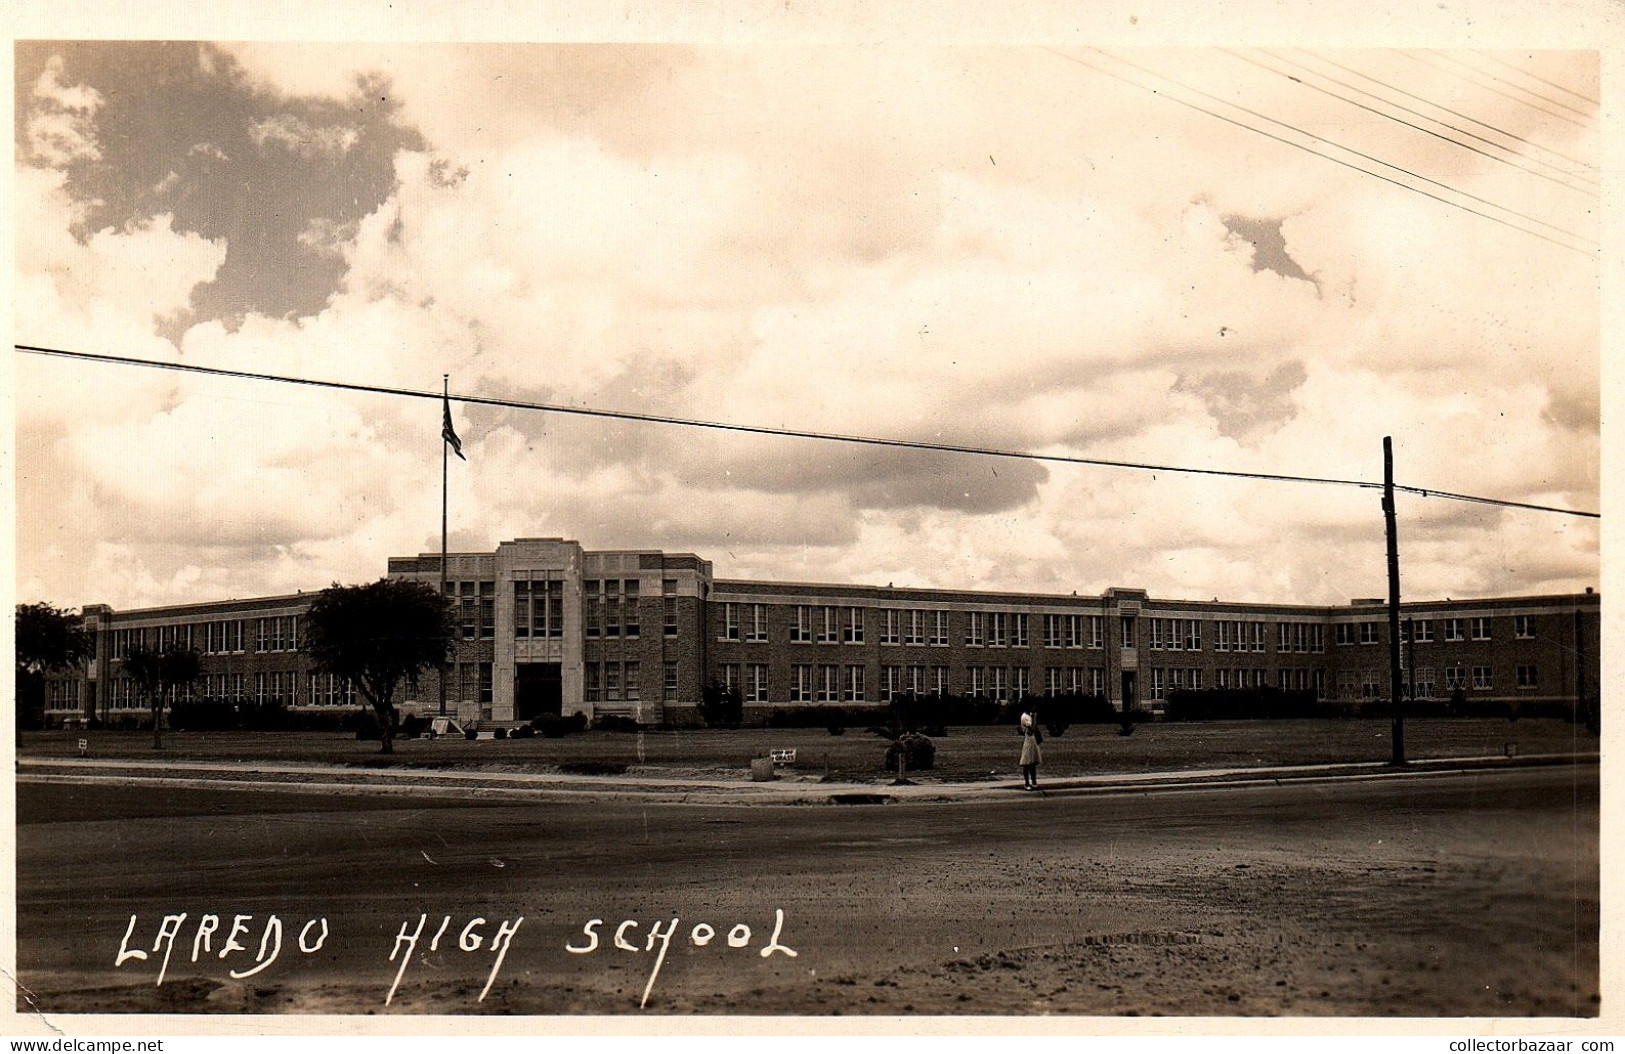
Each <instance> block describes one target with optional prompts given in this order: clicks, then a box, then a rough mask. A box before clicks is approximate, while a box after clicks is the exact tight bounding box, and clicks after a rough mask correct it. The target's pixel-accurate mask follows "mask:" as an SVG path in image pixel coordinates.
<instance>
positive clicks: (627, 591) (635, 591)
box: [621, 578, 643, 600]
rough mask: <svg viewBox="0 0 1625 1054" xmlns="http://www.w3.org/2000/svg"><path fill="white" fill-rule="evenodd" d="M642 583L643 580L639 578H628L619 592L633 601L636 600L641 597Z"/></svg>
mask: <svg viewBox="0 0 1625 1054" xmlns="http://www.w3.org/2000/svg"><path fill="white" fill-rule="evenodd" d="M642 581H643V580H642V579H639V578H628V579H627V580H626V581H625V583H623V584H622V587H621V592H622V593H623V594H624V595H626V596H628V597H631V598H632V599H634V600H635V599H637V598H638V597H639V596H642V595H643V586H642Z"/></svg>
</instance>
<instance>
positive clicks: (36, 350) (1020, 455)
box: [12, 344, 1602, 519]
mask: <svg viewBox="0 0 1625 1054" xmlns="http://www.w3.org/2000/svg"><path fill="white" fill-rule="evenodd" d="M12 346H13V347H14V348H15V349H16V350H18V351H20V352H23V353H24V354H28V355H40V356H44V357H47V358H62V359H71V360H75V361H79V362H96V363H114V364H118V365H121V366H140V367H145V368H149V369H159V370H169V371H173V372H177V373H190V374H198V375H202V376H208V377H231V378H236V379H240V380H250V381H270V382H274V383H278V384H297V385H302V386H305V387H311V388H328V389H334V390H337V391H347V392H361V393H365V394H369V395H393V396H398V397H401V398H407V399H429V400H440V399H452V400H455V401H457V402H459V403H465V404H467V405H470V406H495V407H501V408H504V409H511V410H535V411H540V412H543V413H555V414H568V415H572V416H576V417H596V418H606V419H609V420H616V421H637V422H641V423H644V424H660V425H674V426H678V427H683V428H702V429H709V430H713V431H722V432H742V433H746V434H749V435H768V436H778V437H781V438H786V439H816V440H820V441H823V442H832V443H851V444H856V445H861V446H877V447H889V448H893V449H899V450H924V451H932V452H937V453H945V454H975V455H978V456H981V457H996V458H1006V459H1011V460H1017V461H1041V462H1051V463H1055V464H1063V465H1090V466H1094V467H1097V468H1120V469H1132V470H1136V471H1141V472H1178V473H1183V474H1186V475H1195V476H1223V477H1227V478H1232V479H1249V480H1259V481H1263V482H1269V483H1318V484H1324V485H1328V486H1339V487H1358V488H1361V489H1365V490H1381V489H1382V486H1383V485H1382V484H1381V483H1372V482H1368V481H1366V480H1358V479H1337V478H1333V477H1325V476H1295V475H1288V474H1285V473H1277V472H1239V471H1235V470H1232V469H1215V468H1191V467H1189V466H1180V465H1159V464H1153V463H1151V462H1141V461H1111V460H1106V459H1104V458H1085V457H1070V456H1067V455H1065V454H1035V453H1031V452H1029V451H1021V450H1002V449H998V448H995V447H977V446H966V445H962V444H956V443H926V442H921V441H917V440H910V439H882V438H878V437H875V436H861V435H849V434H844V433H839V432H810V431H803V430H800V429H793V428H774V427H771V426H768V425H745V424H736V423H733V422H728V421H703V420H697V419H695V418H687V417H671V416H667V415H664V414H645V413H635V412H632V411H628V410H602V409H596V408H593V407H586V406H561V405H559V404H556V403H537V402H528V401H525V400H521V399H498V398H494V397H491V396H479V395H457V394H447V393H445V392H436V391H418V390H416V389H412V388H392V387H388V386H385V385H378V384H358V383H355V382H350V381H327V380H317V379H314V378H310V377H292V376H288V375H286V374H277V373H256V372H250V371H248V370H228V369H223V368H220V367H217V366H194V365H192V364H190V363H181V362H163V361H161V360H158V359H138V358H127V357H125V356H121V355H98V354H95V353H92V352H86V351H65V350H63V349H61V348H47V347H41V346H39V345H35V344H14V345H12ZM1394 489H1395V490H1402V491H1405V492H1406V493H1408V494H1415V495H1418V496H1420V497H1424V498H1446V499H1449V500H1451V501H1465V502H1473V503H1476V504H1480V505H1496V506H1500V507H1503V508H1509V509H1529V510H1532V511H1535V512H1555V513H1560V514H1562V515H1565V516H1584V517H1588V518H1591V519H1601V518H1602V514H1601V513H1596V512H1586V511H1583V510H1577V509H1564V508H1559V507H1557V506H1552V505H1534V504H1530V503H1528V502H1520V501H1507V500H1504V499H1501V498H1486V497H1480V496H1477V495H1472V494H1456V493H1453V492H1450V491H1442V490H1432V489H1429V488H1424V487H1404V486H1395V488H1394Z"/></svg>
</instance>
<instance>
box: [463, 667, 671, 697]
mask: <svg viewBox="0 0 1625 1054" xmlns="http://www.w3.org/2000/svg"><path fill="white" fill-rule="evenodd" d="M490 668H491V665H490V664H489V663H481V664H480V675H481V677H484V676H485V671H487V670H489V669H490ZM642 687H643V674H642V667H641V666H640V665H639V664H638V663H635V662H629V663H627V664H626V697H627V698H628V699H631V700H636V699H639V698H641V696H640V694H639V692H640V689H641V688H642ZM480 702H482V703H485V702H490V700H489V699H487V698H485V684H484V682H483V681H482V682H481V684H480Z"/></svg>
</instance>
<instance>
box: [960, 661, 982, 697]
mask: <svg viewBox="0 0 1625 1054" xmlns="http://www.w3.org/2000/svg"><path fill="white" fill-rule="evenodd" d="M968 672H969V673H970V688H969V690H968V691H967V692H966V693H965V694H966V695H969V696H970V697H971V698H972V699H980V698H981V697H982V696H984V695H986V694H987V667H985V666H972V667H971V668H970V670H969V671H968Z"/></svg>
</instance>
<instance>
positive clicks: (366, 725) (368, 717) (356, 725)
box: [341, 710, 383, 740]
mask: <svg viewBox="0 0 1625 1054" xmlns="http://www.w3.org/2000/svg"><path fill="white" fill-rule="evenodd" d="M341 730H342V731H345V732H354V733H355V737H356V738H357V739H362V740H367V739H382V738H383V737H382V736H380V735H379V734H378V718H377V715H375V714H374V713H373V712H372V711H371V710H352V711H350V712H349V713H347V714H345V715H344V723H343V725H342V726H341Z"/></svg>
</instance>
